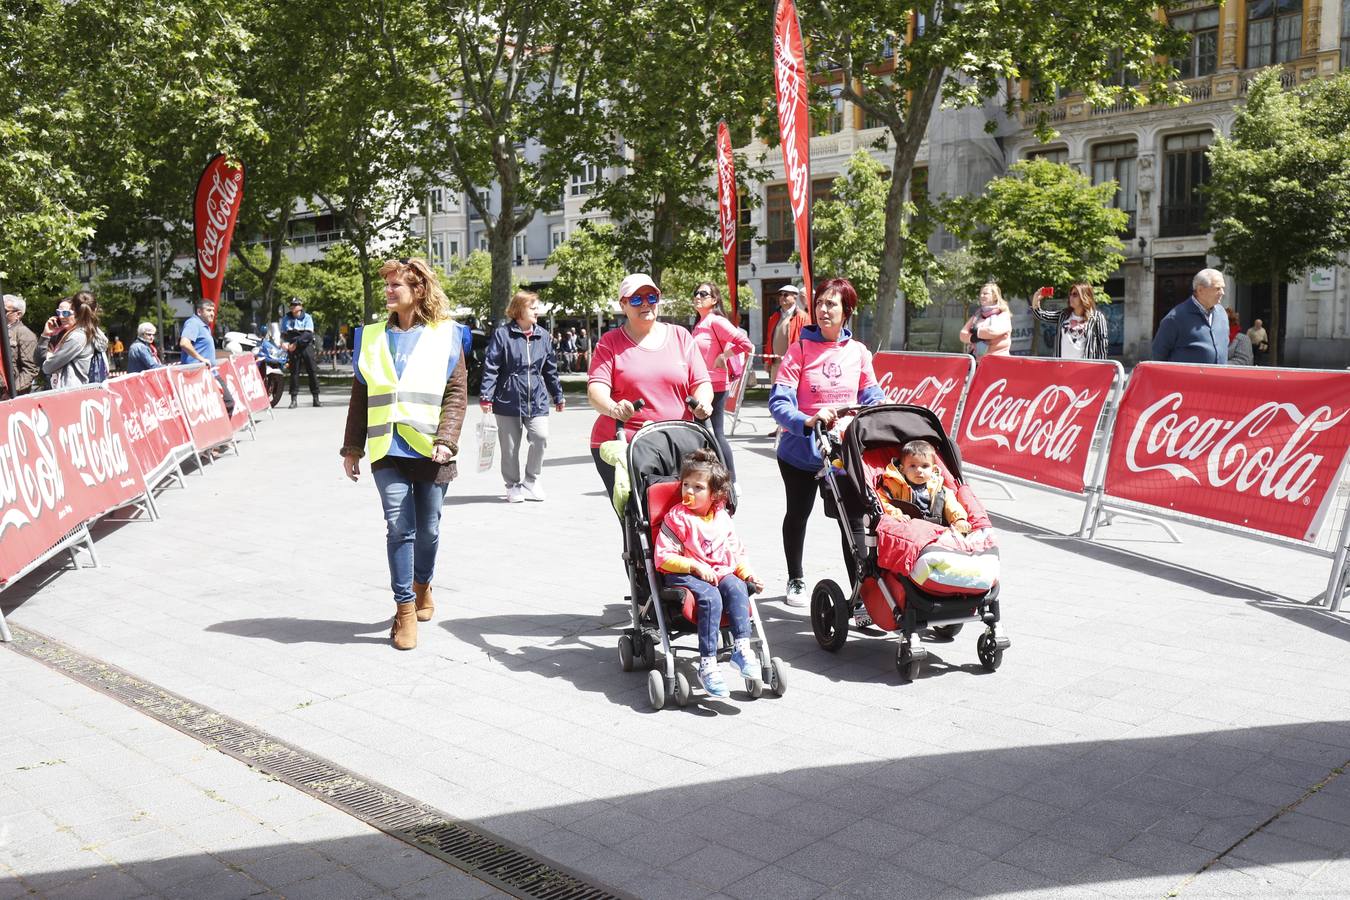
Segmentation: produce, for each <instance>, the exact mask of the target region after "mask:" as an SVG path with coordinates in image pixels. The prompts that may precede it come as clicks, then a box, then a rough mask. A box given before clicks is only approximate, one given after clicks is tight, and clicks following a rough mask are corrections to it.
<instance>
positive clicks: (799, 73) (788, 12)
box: [773, 0, 815, 320]
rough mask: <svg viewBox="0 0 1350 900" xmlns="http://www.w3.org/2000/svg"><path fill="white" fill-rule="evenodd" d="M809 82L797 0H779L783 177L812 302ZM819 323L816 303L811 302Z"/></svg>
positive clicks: (776, 49)
mask: <svg viewBox="0 0 1350 900" xmlns="http://www.w3.org/2000/svg"><path fill="white" fill-rule="evenodd" d="M809 86H810V81H809V79H808V76H807V72H806V48H805V46H804V45H803V44H802V26H801V22H799V21H798V19H797V5H796V3H794V2H793V0H778V2H777V5H775V6H774V11H773V90H774V98H775V100H776V105H777V108H778V135H779V138H780V140H781V141H782V145H783V174H784V176H785V177H786V178H787V189H788V205H789V206H791V207H792V224H793V226H794V228H795V230H796V233H797V253H798V254H799V255H800V256H801V261H802V283H803V285H805V290H806V294H807V296H808V297H812V296H814V293H815V292H814V288H813V286H812V282H811V262H812V260H811V107H810V105H809V104H808V102H807V90H808V88H809ZM808 306H809V307H810V309H811V311H812V312H811V317H812V319H813V320H814V319H815V304H814V303H808Z"/></svg>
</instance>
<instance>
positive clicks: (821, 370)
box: [774, 340, 877, 416]
mask: <svg viewBox="0 0 1350 900" xmlns="http://www.w3.org/2000/svg"><path fill="white" fill-rule="evenodd" d="M876 383H877V380H876V375H875V373H874V372H873V370H872V351H871V350H868V349H867V347H865V346H864V345H863V344H862V342H860V341H856V340H848V341H843V342H840V343H834V342H831V341H807V340H802V341H798V342H797V343H795V344H793V345H792V346H791V347H789V348H788V351H787V354H786V355H784V357H783V364H782V365H780V366H779V367H778V377H777V378H776V379H774V384H782V385H787V386H788V387H790V388H792V389H793V390H794V391H795V392H796V394H797V408H798V409H800V410H801V411H802V413H803V414H805V415H806V416H813V415H815V414H816V413H818V412H820V410H821V409H822V408H823V407H826V406H852V405H854V404H856V403H857V402H858V397H859V396H860V395H861V394H862V392H863V391H864V390H866V389H867V388H869V387H871V386H872V385H874V384H876Z"/></svg>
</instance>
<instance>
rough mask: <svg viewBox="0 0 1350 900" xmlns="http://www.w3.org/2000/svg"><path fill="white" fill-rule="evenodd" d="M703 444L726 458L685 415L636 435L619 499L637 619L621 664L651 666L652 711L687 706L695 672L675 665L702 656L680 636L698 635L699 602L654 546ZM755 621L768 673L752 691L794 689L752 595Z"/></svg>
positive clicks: (755, 641) (724, 638)
mask: <svg viewBox="0 0 1350 900" xmlns="http://www.w3.org/2000/svg"><path fill="white" fill-rule="evenodd" d="M702 449H710V450H712V451H713V452H715V453H717V458H718V459H719V460H721V459H722V455H721V450H720V448H719V447H718V444H717V441H716V440H715V439H714V438H713V435H712V433H711V432H709V431H708V429H707V428H706V427H704V426H703V425H699V424H696V423H694V422H682V421H673V422H652V423H649V424H647V425H644V426H643V427H642V428H640V429H639V430H638V431H637V432H636V433H634V435H633V437H632V440H631V441H629V443H628V445H627V448H626V453H625V455H624V460H623V461H624V463H625V464H626V467H627V475H628V477H627V482H628V496H627V497H626V498H620V497H616V498H615V507H616V511H619V514H620V518H621V520H622V524H623V541H624V548H623V560H624V567H625V569H626V570H627V572H628V583H629V595H628V597H627V598H626V599H627V600H628V601H629V608H630V611H631V615H632V620H631V625H630V626H629V627H628V628H625V629H624V633H623V635H622V636H621V637H620V638H619V664H620V665H621V666H622V667H623V670H624V671H625V672H631V671H632V670H633V669H634V668H644V669H647V670H648V673H647V698H648V700H650V701H651V705H652V708H653V709H661V708H662V707H663V706H665V705H666V701H667V700H668V699H671V698H674V700H675V702H676V703H678V704H679V705H680V706H685V705H687V704H688V702H689V698H690V696H691V695H692V688H691V686H690V682H689V677H688V676H687V675H686V674H685V673H684V672H683V671H681V670H680V669H679V668H678V667H677V666H676V662H677V660H676V654H677V652H680V651H683V652H686V653H693V654H694V655H697V652H698V650H697V646H696V645H695V646H694V647H692V648H690V647H688V646H681V645H679V644H677V643H676V640H677V639H678V638H680V637H682V636H685V635H696V634H697V623H698V612H697V606H696V605H695V602H694V598H693V596H692V594H691V593H690V592H689V591H687V590H685V589H683V588H667V587H664V586H663V584H662V582H661V576H660V573H659V572H658V571H657V570H656V562H655V554H654V553H653V546H654V542H655V535H656V533H657V532H658V531H659V530H660V528H661V523H662V521H664V519H665V516H666V514H667V513H668V512H670V510H671V509H673V508H674V507H675V506H676V505H677V504H679V502H680V463H681V461H682V460H683V459H684V457H685V455H687V454H689V453H691V452H693V451H695V450H702ZM602 455H603V450H602ZM723 463H724V464H725V460H723ZM619 482H621V479H616V487H615V491H616V493H618V492H619V491H620V490H621V487H620V484H619ZM621 500H622V502H620V501H621ZM727 510H728V512H731V513H733V514H734V513H735V497H734V496H733V497H730V498H728V501H727ZM752 594H753V591H752ZM750 623H751V646H752V648H753V649H754V652H755V657H756V659H757V660H758V662H759V666H760V672H761V676H760V678H758V679H747V680H746V690H747V692H748V693H749V694H750V696H751V697H754V698H758V697H759V696H760V695H761V694H762V693H763V692H764V688H765V687H766V686H767V687H768V688H769V690H771V691H773V693H774V694H776V695H778V696H782V694H783V692H784V691H785V690H786V688H787V683H786V681H785V679H784V671H785V669H786V668H787V667H786V665H785V664H784V663H783V661H782V660H780V659H778V658H776V657H773V656H771V655H770V652H769V641H768V639H767V638H766V637H765V636H764V629H763V628H762V627H761V624H760V618H759V612H758V610H757V609H756V608H755V603H754V598H753V596H752V597H751V600H750ZM658 649H659V651H660V654H661V655H660V657H658V655H657V651H658ZM730 652H731V640H730V633H729V631H728V630H727V620H726V616H725V614H724V615H723V621H722V623H721V641H720V642H719V649H718V660H719V662H721V661H723V660H724V659H726V658H727V656H728V655H729V654H730Z"/></svg>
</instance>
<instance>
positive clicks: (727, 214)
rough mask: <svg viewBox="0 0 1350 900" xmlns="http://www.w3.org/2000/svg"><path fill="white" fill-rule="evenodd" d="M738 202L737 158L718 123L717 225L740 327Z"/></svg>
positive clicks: (734, 317)
mask: <svg viewBox="0 0 1350 900" xmlns="http://www.w3.org/2000/svg"><path fill="white" fill-rule="evenodd" d="M739 217H740V209H739V205H738V204H737V202H736V159H735V157H733V156H732V155H731V130H730V129H729V128H727V123H726V121H725V120H723V121H721V122H718V123H717V224H718V226H719V227H720V230H721V237H722V262H723V264H724V265H725V266H726V270H727V302H728V303H729V304H730V305H731V321H732V324H734V325H736V326H737V327H738V328H739V327H740V324H741V310H740V304H739V303H738V302H737V299H736V285H737V282H739V280H740V278H739V272H738V271H737V267H736V226H737V225H738V224H739V221H740V218H739Z"/></svg>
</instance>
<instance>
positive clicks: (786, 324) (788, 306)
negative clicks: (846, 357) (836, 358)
mask: <svg viewBox="0 0 1350 900" xmlns="http://www.w3.org/2000/svg"><path fill="white" fill-rule="evenodd" d="M800 294H801V291H800V290H798V288H797V286H796V285H792V284H785V285H783V286H782V287H780V288H779V289H778V309H776V310H775V311H774V314H773V315H771V316H769V323H768V325H767V326H766V327H765V329H764V353H766V354H768V355H769V362H770V368H769V384H773V380H774V379H775V378H776V377H777V376H778V364H779V363H780V362H781V361H782V359H783V355H784V354H786V353H787V348H788V347H791V346H792V345H793V344H795V343H797V339H798V338H799V337H801V334H802V327H803V326H806V325H810V324H811V317H810V316H808V315H807V314H806V312H805V310H802V309H799V308H798V306H797V297H798V296H800Z"/></svg>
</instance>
